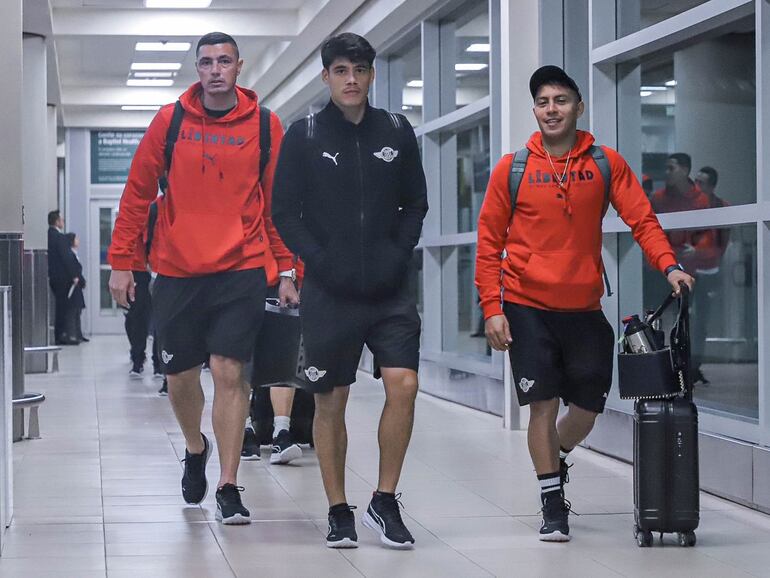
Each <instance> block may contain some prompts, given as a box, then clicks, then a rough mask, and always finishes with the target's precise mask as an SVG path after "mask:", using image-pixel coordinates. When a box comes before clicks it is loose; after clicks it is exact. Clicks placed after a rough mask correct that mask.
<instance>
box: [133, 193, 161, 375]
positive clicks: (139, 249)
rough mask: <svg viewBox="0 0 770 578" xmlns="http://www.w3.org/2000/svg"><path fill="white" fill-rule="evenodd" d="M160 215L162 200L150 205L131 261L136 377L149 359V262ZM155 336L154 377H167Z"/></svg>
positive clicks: (150, 313)
mask: <svg viewBox="0 0 770 578" xmlns="http://www.w3.org/2000/svg"><path fill="white" fill-rule="evenodd" d="M157 215H158V203H157V201H156V202H153V203H152V204H151V205H150V209H149V213H148V217H147V224H146V226H145V228H144V230H143V231H142V233H141V235H140V237H139V238H138V239H137V240H136V243H135V246H134V258H133V261H132V263H131V273H132V275H133V277H134V300H133V301H132V302H131V306H130V307H129V308H128V309H127V310H126V312H125V324H124V327H125V330H126V336H127V337H128V343H129V345H130V347H131V349H130V355H131V370H130V371H129V372H128V375H129V376H130V377H131V378H132V379H141V378H142V374H143V373H144V362H145V360H146V358H147V354H146V353H145V351H146V349H147V337H148V336H149V334H150V320H151V316H152V296H151V295H150V281H151V280H152V276H151V273H150V265H149V262H148V259H149V255H150V251H151V249H152V240H153V233H154V228H155V222H156V220H157ZM155 341H156V340H155V339H153V348H152V367H153V376H154V377H156V378H162V377H163V370H162V368H161V364H160V357H159V354H158V351H157V349H158V348H157V347H156V346H157V343H156V342H155Z"/></svg>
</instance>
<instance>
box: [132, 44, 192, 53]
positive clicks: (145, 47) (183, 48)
mask: <svg viewBox="0 0 770 578" xmlns="http://www.w3.org/2000/svg"><path fill="white" fill-rule="evenodd" d="M136 49H137V50H138V51H140V52H187V51H188V50H190V43H189V42H137V43H136Z"/></svg>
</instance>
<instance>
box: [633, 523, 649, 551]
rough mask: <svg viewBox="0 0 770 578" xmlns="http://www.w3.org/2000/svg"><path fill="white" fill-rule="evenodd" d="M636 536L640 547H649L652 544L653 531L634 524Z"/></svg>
mask: <svg viewBox="0 0 770 578" xmlns="http://www.w3.org/2000/svg"><path fill="white" fill-rule="evenodd" d="M634 536H635V537H636V543H637V545H638V546H639V547H640V548H649V547H650V546H652V532H650V531H649V530H641V529H640V528H639V526H634Z"/></svg>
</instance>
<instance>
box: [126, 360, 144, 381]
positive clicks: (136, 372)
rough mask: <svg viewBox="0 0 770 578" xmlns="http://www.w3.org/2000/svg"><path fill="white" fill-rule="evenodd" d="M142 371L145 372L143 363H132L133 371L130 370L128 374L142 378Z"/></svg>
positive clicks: (131, 376)
mask: <svg viewBox="0 0 770 578" xmlns="http://www.w3.org/2000/svg"><path fill="white" fill-rule="evenodd" d="M142 373H144V365H142V364H141V363H132V364H131V371H129V372H128V376H129V377H130V378H131V379H142Z"/></svg>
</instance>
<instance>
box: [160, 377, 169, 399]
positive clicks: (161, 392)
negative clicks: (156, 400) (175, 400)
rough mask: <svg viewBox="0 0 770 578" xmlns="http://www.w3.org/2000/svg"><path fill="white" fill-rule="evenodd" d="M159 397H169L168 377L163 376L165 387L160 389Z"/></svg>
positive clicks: (162, 386)
mask: <svg viewBox="0 0 770 578" xmlns="http://www.w3.org/2000/svg"><path fill="white" fill-rule="evenodd" d="M158 395H163V396H166V395H168V377H166V376H165V375H164V376H163V385H161V386H160V389H159V390H158Z"/></svg>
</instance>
